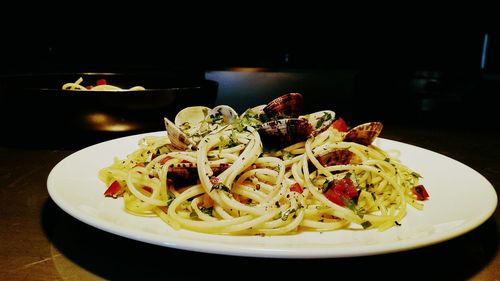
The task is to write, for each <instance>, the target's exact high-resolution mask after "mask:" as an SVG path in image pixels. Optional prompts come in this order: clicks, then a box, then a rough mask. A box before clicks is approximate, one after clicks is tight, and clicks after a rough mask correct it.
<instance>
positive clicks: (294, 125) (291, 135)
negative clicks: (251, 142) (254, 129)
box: [259, 118, 313, 146]
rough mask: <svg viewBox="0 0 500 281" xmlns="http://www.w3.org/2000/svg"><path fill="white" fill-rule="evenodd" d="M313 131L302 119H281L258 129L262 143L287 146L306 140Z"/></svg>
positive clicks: (269, 122)
mask: <svg viewBox="0 0 500 281" xmlns="http://www.w3.org/2000/svg"><path fill="white" fill-rule="evenodd" d="M312 131H313V129H312V127H311V125H310V124H309V122H308V121H307V120H306V119H304V118H283V119H279V120H272V121H268V122H266V123H264V124H262V127H261V128H260V129H259V132H260V133H261V136H262V139H263V142H265V143H267V144H271V145H278V146H283V145H289V144H292V143H296V142H300V141H304V140H306V139H307V138H308V137H309V136H310V135H311V133H312Z"/></svg>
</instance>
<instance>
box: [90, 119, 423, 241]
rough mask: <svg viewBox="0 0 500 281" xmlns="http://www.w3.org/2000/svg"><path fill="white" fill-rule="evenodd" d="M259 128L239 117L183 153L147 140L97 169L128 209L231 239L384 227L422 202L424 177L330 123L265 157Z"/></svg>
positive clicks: (162, 141)
mask: <svg viewBox="0 0 500 281" xmlns="http://www.w3.org/2000/svg"><path fill="white" fill-rule="evenodd" d="M254 121H255V120H254ZM201 123H203V122H201ZM258 123H259V122H253V123H252V125H253V126H250V125H249V122H248V118H242V117H240V118H236V119H235V120H233V121H232V123H230V124H220V125H219V126H216V128H213V129H212V130H207V131H205V133H204V134H203V135H201V136H199V137H201V140H200V141H199V142H198V143H197V145H196V146H190V147H188V149H185V150H180V149H178V148H176V147H175V146H173V145H172V141H171V140H170V139H169V136H147V137H145V138H143V139H141V140H140V142H139V148H138V149H137V150H136V151H134V152H133V153H131V154H130V155H128V156H127V157H126V159H115V161H114V163H113V164H112V165H111V166H109V167H106V168H104V169H102V170H100V171H99V178H100V179H101V180H102V181H103V182H104V183H106V185H108V186H109V188H108V190H107V191H106V193H105V194H106V195H107V196H113V197H117V196H123V200H124V204H125V210H127V211H128V212H130V213H132V214H134V215H139V216H159V217H160V218H161V219H162V220H163V221H165V222H166V223H167V224H169V225H170V226H171V227H173V228H174V229H188V230H193V231H198V232H204V233H214V234H232V235H282V234H291V233H297V232H300V231H331V230H336V229H341V228H351V229H353V228H354V229H356V228H359V229H379V230H386V229H389V228H391V227H392V226H394V225H397V224H399V223H400V222H401V220H402V219H403V218H404V217H405V215H406V211H407V210H406V208H407V205H411V206H413V207H414V208H416V209H419V210H420V209H422V208H423V204H422V203H421V202H419V200H425V199H427V197H428V195H427V197H425V198H421V197H419V194H418V193H415V187H420V188H421V189H423V190H424V191H425V189H424V188H423V186H421V185H419V178H420V175H419V174H417V173H415V172H414V171H412V170H411V169H409V168H408V167H406V166H405V165H403V164H402V163H401V162H400V161H398V160H397V158H396V157H393V156H391V155H389V153H388V152H386V151H383V150H382V149H380V148H378V147H377V146H376V145H374V144H372V143H370V144H366V145H365V144H360V143H359V142H355V141H350V140H349V138H348V137H346V136H347V135H348V134H349V133H346V132H340V131H339V130H338V129H337V128H335V127H334V126H328V127H327V128H326V129H324V130H323V131H322V132H318V133H317V134H316V135H315V136H313V137H308V138H307V139H305V140H303V141H298V142H295V143H292V144H290V145H289V146H287V147H285V148H283V149H280V150H272V151H264V146H263V142H262V139H261V135H262V131H261V130H259V128H261V127H259V126H258V125H257V124H258ZM200 126H201V125H200ZM170 137H171V135H170ZM188 137H189V136H188Z"/></svg>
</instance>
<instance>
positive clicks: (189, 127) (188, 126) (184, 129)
mask: <svg viewBox="0 0 500 281" xmlns="http://www.w3.org/2000/svg"><path fill="white" fill-rule="evenodd" d="M179 127H180V129H181V130H182V131H187V130H189V129H191V125H190V124H189V122H184V123H182V124H181V125H180V126H179Z"/></svg>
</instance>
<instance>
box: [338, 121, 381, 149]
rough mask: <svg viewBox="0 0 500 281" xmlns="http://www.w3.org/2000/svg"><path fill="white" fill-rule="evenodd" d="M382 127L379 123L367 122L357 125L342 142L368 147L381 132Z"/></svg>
mask: <svg viewBox="0 0 500 281" xmlns="http://www.w3.org/2000/svg"><path fill="white" fill-rule="evenodd" d="M383 127H384V125H382V123H380V122H369V123H364V124H361V125H358V126H356V127H354V128H352V129H350V130H349V131H347V134H346V135H345V136H344V141H351V142H355V143H359V144H363V145H370V144H371V143H372V142H373V141H374V140H375V139H376V138H377V137H378V136H379V134H380V132H382V128H383Z"/></svg>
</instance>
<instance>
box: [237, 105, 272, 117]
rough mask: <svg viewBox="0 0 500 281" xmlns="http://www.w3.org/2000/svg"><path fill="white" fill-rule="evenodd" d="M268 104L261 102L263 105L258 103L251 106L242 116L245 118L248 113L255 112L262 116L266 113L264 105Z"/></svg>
mask: <svg viewBox="0 0 500 281" xmlns="http://www.w3.org/2000/svg"><path fill="white" fill-rule="evenodd" d="M266 106H267V104H261V105H257V106H255V107H252V108H249V109H247V110H245V112H243V113H242V114H241V116H240V117H241V118H243V117H245V116H246V115H248V114H255V115H257V116H262V115H264V114H265V113H264V107H266Z"/></svg>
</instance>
